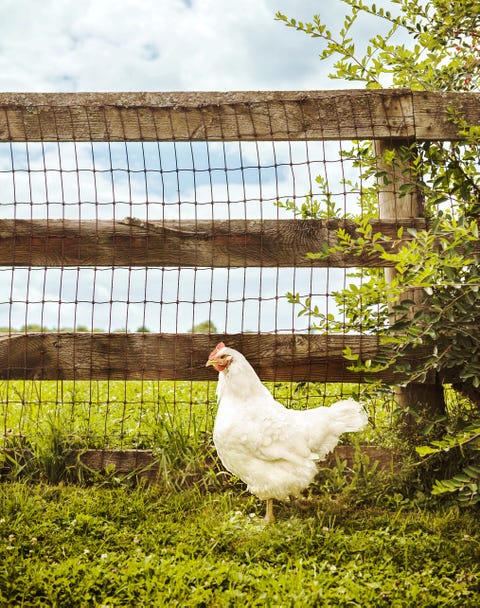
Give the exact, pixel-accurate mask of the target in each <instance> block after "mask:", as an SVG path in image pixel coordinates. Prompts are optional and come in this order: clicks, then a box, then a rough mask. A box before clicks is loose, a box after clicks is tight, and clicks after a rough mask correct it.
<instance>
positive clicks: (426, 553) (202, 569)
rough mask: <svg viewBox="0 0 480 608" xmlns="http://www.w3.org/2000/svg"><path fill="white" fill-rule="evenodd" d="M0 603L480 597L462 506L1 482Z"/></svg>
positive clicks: (452, 600) (424, 601)
mask: <svg viewBox="0 0 480 608" xmlns="http://www.w3.org/2000/svg"><path fill="white" fill-rule="evenodd" d="M1 491H2V502H1V515H0V564H1V565H0V605H1V606H59V607H65V606H68V607H69V606H72V607H73V606H163V605H168V606H222V607H223V606H279V607H283V606H298V607H304V606H362V607H364V606H405V607H410V606H415V607H419V606H429V607H431V606H449V607H451V606H461V607H468V606H472V607H473V606H478V594H479V593H480V547H479V538H480V523H479V520H478V517H477V516H476V515H475V513H473V512H472V511H460V510H458V509H456V508H453V507H450V508H448V507H446V506H444V507H437V509H436V510H428V509H427V508H425V507H423V508H421V507H419V506H416V505H415V503H413V502H409V501H407V500H405V499H402V498H401V497H399V496H396V497H393V498H391V499H390V500H389V501H387V500H384V501H383V502H384V504H382V505H379V504H375V500H372V501H370V503H369V501H366V500H364V501H362V502H363V504H362V502H359V501H356V500H354V499H353V498H352V497H351V498H345V496H343V497H342V496H341V495H337V496H335V495H333V494H325V493H324V494H323V495H322V494H320V495H319V494H318V493H317V492H316V493H315V495H314V496H312V497H310V499H309V500H308V501H306V502H304V503H302V504H297V503H286V504H283V505H279V508H278V521H277V522H276V523H275V524H273V525H269V526H266V525H265V524H264V523H263V521H262V515H263V504H261V503H260V502H259V501H257V500H255V499H253V498H252V497H250V496H248V495H247V494H245V493H244V492H242V489H241V488H240V487H239V488H236V487H235V488H231V489H224V490H223V491H218V490H217V491H213V492H202V491H200V490H199V489H198V488H191V489H186V490H184V491H182V492H166V491H165V490H163V491H162V490H160V489H159V488H158V487H148V488H146V487H137V488H128V487H126V486H121V485H120V486H118V487H106V486H101V485H98V484H97V485H95V486H93V487H78V486H68V485H67V486H53V485H43V484H33V485H29V484H27V483H24V482H10V483H4V484H3V485H2V487H1Z"/></svg>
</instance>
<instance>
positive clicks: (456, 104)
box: [0, 89, 480, 142]
mask: <svg viewBox="0 0 480 608" xmlns="http://www.w3.org/2000/svg"><path fill="white" fill-rule="evenodd" d="M479 99H480V94H478V93H432V92H417V91H413V92H412V91H409V90H402V89H400V90H396V89H385V90H376V91H365V90H363V89H362V90H337V91H240V92H238V91H234V92H225V93H220V92H192V93H185V92H163V93H153V92H152V93H126V92H125V93H1V94H0V141H7V142H8V141H281V140H286V141H294V140H305V139H307V140H351V139H382V138H387V139H391V140H393V139H417V140H451V139H457V138H458V137H459V134H458V129H457V128H456V127H455V126H454V125H453V124H452V123H451V121H450V120H449V113H448V109H449V107H453V108H455V109H457V110H459V111H460V112H461V113H462V115H463V116H464V118H465V119H466V120H467V121H468V122H469V123H470V124H472V125H478V124H480V104H479Z"/></svg>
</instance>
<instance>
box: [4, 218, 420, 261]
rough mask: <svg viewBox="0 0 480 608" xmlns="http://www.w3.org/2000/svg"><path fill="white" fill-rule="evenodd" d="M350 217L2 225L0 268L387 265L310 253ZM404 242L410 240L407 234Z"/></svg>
mask: <svg viewBox="0 0 480 608" xmlns="http://www.w3.org/2000/svg"><path fill="white" fill-rule="evenodd" d="M372 225H373V233H377V232H380V233H382V234H384V235H385V236H387V237H391V238H394V239H396V238H397V232H398V229H399V228H400V227H403V228H416V229H417V230H421V229H422V228H425V220H423V219H421V218H419V219H411V220H409V219H405V220H401V221H394V220H392V221H389V220H382V221H380V220H379V221H373V222H372ZM339 228H343V229H344V230H346V231H347V232H348V233H349V234H351V235H352V236H355V235H356V229H355V225H354V223H353V222H352V221H349V220H328V221H327V220H280V221H277V220H265V221H259V220H230V221H229V220H215V221H209V220H201V221H200V220H197V221H195V220H189V221H187V220H183V221H157V222H154V221H150V222H148V223H145V222H143V221H140V220H136V219H134V218H127V219H125V220H124V221H113V220H100V221H93V220H92V221H82V222H79V221H77V220H32V221H31V220H0V266H141V267H146V266H184V267H185V266H188V267H190V266H194V267H213V268H215V267H217V268H219V267H237V266H239V267H247V266H262V267H272V266H273V267H293V266H298V267H309V266H312V265H313V266H317V267H322V266H323V267H327V266H329V267H331V266H334V267H338V268H345V267H352V266H388V265H389V264H390V262H387V261H385V260H382V259H380V258H379V257H373V256H366V255H362V256H356V255H343V254H341V253H338V254H333V255H331V256H329V257H328V258H323V259H318V260H317V259H316V260H311V259H308V258H307V254H308V253H312V252H313V253H315V252H319V251H323V248H324V246H325V245H330V246H332V245H334V244H335V243H336V242H337V236H336V231H337V230H338V229H339ZM404 238H409V235H408V232H407V231H406V230H404Z"/></svg>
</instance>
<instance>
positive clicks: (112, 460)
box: [0, 445, 401, 483]
mask: <svg viewBox="0 0 480 608" xmlns="http://www.w3.org/2000/svg"><path fill="white" fill-rule="evenodd" d="M359 449H360V452H361V453H362V454H363V455H364V456H365V457H367V458H368V462H369V464H370V466H375V468H376V469H379V470H381V471H387V472H392V471H395V469H396V468H397V467H398V466H399V464H400V463H401V460H400V456H399V455H398V454H396V453H395V452H393V451H392V450H388V449H386V448H381V447H377V446H371V445H361V446H359ZM2 456H4V457H5V458H4V459H2ZM357 457H358V456H357V448H356V447H355V446H352V445H340V446H337V447H336V448H335V449H334V451H333V452H331V453H330V454H328V455H327V457H326V458H325V460H324V461H322V462H321V463H320V469H321V468H323V467H329V466H334V465H335V463H336V461H337V459H340V460H341V461H346V463H347V465H348V466H349V467H352V466H353V465H354V463H355V461H356V459H357ZM63 458H64V459H65V464H66V466H68V468H69V470H70V471H72V469H84V471H83V472H84V473H85V469H87V471H88V470H90V471H95V472H99V473H100V472H105V471H107V470H108V471H111V470H112V469H113V470H114V471H115V474H116V475H128V476H129V477H132V476H133V477H134V478H136V479H137V480H139V479H141V480H142V481H143V482H146V483H157V482H158V481H159V479H160V478H161V476H162V467H161V465H160V464H159V461H160V460H161V457H159V456H158V453H155V452H153V451H152V450H115V449H103V450H102V449H96V450H95V449H85V450H81V449H80V450H74V449H72V450H68V451H65V452H64V454H63ZM34 459H35V454H34V453H33V452H32V451H31V450H28V449H20V448H17V449H15V448H3V449H2V448H0V480H2V478H4V477H5V478H7V477H8V475H11V474H12V473H13V474H15V473H16V472H17V471H18V469H20V468H27V470H28V467H25V464H26V463H28V462H29V461H33V460H34ZM16 463H18V465H20V466H18V465H16ZM16 466H17V471H16ZM205 466H206V467H208V468H209V470H210V471H211V470H212V469H214V468H215V466H216V463H215V462H212V463H207V464H206V465H205ZM347 474H348V472H347ZM201 476H202V472H201V471H200V470H196V471H194V472H192V473H191V476H189V475H188V473H187V472H183V473H182V478H183V479H184V481H185V482H186V483H188V482H190V483H192V482H193V483H197V482H198V481H199V480H200V478H201Z"/></svg>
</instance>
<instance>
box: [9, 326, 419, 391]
mask: <svg viewBox="0 0 480 608" xmlns="http://www.w3.org/2000/svg"><path fill="white" fill-rule="evenodd" d="M220 341H224V342H225V343H226V344H227V346H232V347H234V348H237V349H238V350H240V351H241V352H242V353H243V354H244V355H245V356H246V357H247V359H248V360H249V361H250V363H251V364H252V365H253V366H254V368H255V369H256V371H257V373H258V375H259V376H260V378H262V380H276V381H318V382H359V381H362V380H365V377H364V376H362V375H361V374H358V373H356V372H353V371H351V370H349V369H348V367H349V365H350V363H349V362H348V361H347V360H346V359H345V358H344V357H343V351H344V349H345V348H346V347H350V349H351V350H352V352H353V353H361V356H362V358H363V359H373V358H374V357H375V355H376V354H377V353H378V339H377V338H376V337H373V336H362V335H320V334H311V335H306V334H295V335H293V334H285V335H283V334H278V335H273V334H232V335H220V334H219V335H209V334H153V333H131V334H126V333H113V334H107V333H29V334H20V333H18V334H13V333H12V334H5V335H2V334H0V378H1V379H39V380H57V379H60V380H73V379H76V380H216V376H217V375H216V372H214V371H213V370H212V368H210V367H209V368H206V367H205V363H206V360H207V357H208V354H209V353H210V352H211V350H212V349H213V348H214V346H215V345H216V344H217V343H218V342H220ZM423 354H424V353H422V351H421V349H416V351H415V352H414V353H412V357H411V359H412V360H417V361H418V359H421V357H422V356H423ZM372 377H373V375H369V378H372ZM375 377H377V378H383V379H384V380H386V381H393V380H397V381H398V380H401V378H399V377H398V376H397V375H395V374H394V373H393V372H392V371H389V370H387V371H385V372H381V373H380V374H378V375H377V376H375Z"/></svg>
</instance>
